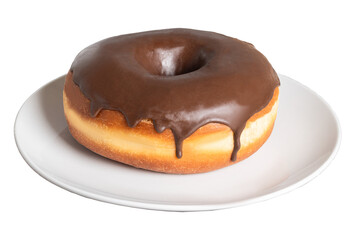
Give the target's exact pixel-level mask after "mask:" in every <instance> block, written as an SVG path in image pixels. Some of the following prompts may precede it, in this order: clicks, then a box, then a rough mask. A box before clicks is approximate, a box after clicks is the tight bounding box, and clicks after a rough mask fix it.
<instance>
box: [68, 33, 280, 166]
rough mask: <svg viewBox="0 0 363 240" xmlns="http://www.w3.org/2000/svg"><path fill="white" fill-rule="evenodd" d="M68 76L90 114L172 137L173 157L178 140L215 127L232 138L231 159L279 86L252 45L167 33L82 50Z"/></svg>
mask: <svg viewBox="0 0 363 240" xmlns="http://www.w3.org/2000/svg"><path fill="white" fill-rule="evenodd" d="M71 71H72V72H73V81H74V82H75V83H76V84H77V85H78V86H79V87H80V90H81V91H82V93H83V94H84V95H85V96H86V97H87V98H88V99H89V100H90V102H91V106H90V109H91V114H92V116H93V117H95V116H97V114H98V113H99V111H100V110H102V109H109V110H116V111H120V112H121V113H122V114H123V115H124V116H125V119H126V121H127V124H128V125H129V126H130V127H134V126H136V125H137V124H138V123H139V122H140V121H141V120H142V119H150V120H152V121H153V124H154V127H155V130H156V131H157V132H163V131H164V130H165V129H167V128H169V129H171V131H172V132H173V135H174V139H175V146H176V156H177V157H178V158H181V157H182V144H183V140H184V139H186V138H187V137H188V136H190V135H191V134H192V133H193V132H194V131H196V130H197V129H198V128H200V127H201V126H203V125H205V124H207V123H211V122H215V123H222V124H225V125H227V126H229V127H230V129H231V130H232V131H233V137H234V149H233V152H232V154H231V159H232V160H235V159H236V156H237V152H238V150H239V148H240V135H241V133H242V131H243V129H244V127H245V124H246V122H247V120H248V119H249V118H250V117H251V116H252V115H253V114H255V113H256V112H258V111H260V110H261V109H263V108H264V107H265V106H266V105H267V104H268V103H269V101H270V100H271V98H272V96H273V92H274V90H275V88H276V87H277V86H279V85H280V81H279V79H278V76H277V74H276V72H275V71H274V69H273V68H272V66H271V65H270V63H269V62H268V61H267V59H266V58H265V57H264V56H263V55H262V54H261V53H260V52H259V51H257V50H256V49H255V47H254V46H253V45H252V44H249V43H246V42H243V41H240V40H238V39H234V38H230V37H227V36H224V35H221V34H217V33H213V32H205V31H197V30H190V29H168V30H159V31H150V32H142V33H135V34H128V35H121V36H116V37H112V38H108V39H105V40H102V41H100V42H97V43H95V44H93V45H91V46H89V47H87V48H86V49H84V50H83V51H81V52H80V53H79V54H78V56H77V57H76V59H75V60H74V62H73V64H72V66H71Z"/></svg>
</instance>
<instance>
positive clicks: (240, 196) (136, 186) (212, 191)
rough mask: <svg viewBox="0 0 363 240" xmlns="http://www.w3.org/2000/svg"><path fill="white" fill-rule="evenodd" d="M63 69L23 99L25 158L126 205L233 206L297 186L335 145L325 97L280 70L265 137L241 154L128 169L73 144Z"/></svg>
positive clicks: (19, 139)
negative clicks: (226, 161) (190, 164)
mask: <svg viewBox="0 0 363 240" xmlns="http://www.w3.org/2000/svg"><path fill="white" fill-rule="evenodd" d="M64 80H65V77H64V76H62V77H60V78H57V79H55V80H54V81H52V82H50V83H49V84H47V85H45V86H44V87H42V88H41V89H39V90H38V91H37V92H35V93H34V94H33V95H32V96H30V97H29V98H28V100H26V102H25V103H24V105H23V106H22V107H21V109H20V111H19V113H18V116H17V118H16V122H15V140H16V143H17V145H18V148H19V151H20V153H21V155H22V156H23V158H24V159H25V161H26V162H27V163H28V164H29V165H30V167H32V168H33V169H34V171H36V172H37V173H39V174H40V175H41V176H42V177H44V178H45V179H47V180H49V181H50V182H52V183H54V184H56V185H58V186H60V187H62V188H64V189H67V190H69V191H71V192H74V193H77V194H79V195H82V196H85V197H89V198H93V199H97V200H100V201H105V202H109V203H114V204H120V205H125V206H131V207H139V208H147V209H157V210H170V211H201V210H213V209H222V208H229V207H235V206H241V205H245V204H248V203H252V202H258V201H261V200H265V199H268V198H271V197H274V196H277V195H280V194H282V193H285V192H287V191H290V190H292V189H294V188H297V187H299V186H301V185H303V184H305V183H306V182H308V181H309V180H311V179H312V178H314V177H315V176H317V175H318V174H319V173H320V172H321V171H322V170H323V169H325V167H326V166H327V165H328V164H329V162H330V161H331V160H332V159H333V157H334V156H335V154H336V153H337V150H338V146H339V143H340V138H341V131H340V127H339V124H338V120H337V118H336V116H335V115H334V113H333V111H332V110H331V108H330V107H329V106H328V104H327V103H326V102H325V101H324V100H323V99H322V98H321V97H319V96H318V95H317V94H316V93H314V92H313V91H311V90H310V89H308V88H307V87H305V86H303V85H302V84H300V83H298V82H296V81H294V80H292V79H290V78H288V77H286V76H282V75H280V80H281V87H280V106H279V110H278V115H277V119H276V122H275V127H274V130H273V132H272V134H271V137H270V138H269V139H268V141H267V142H266V143H265V144H264V145H263V146H262V147H261V148H260V149H259V150H258V151H257V152H256V153H255V154H254V155H252V156H251V157H249V158H248V159H246V160H244V161H242V162H240V163H238V164H235V165H232V166H230V167H227V168H223V169H220V170H217V171H213V172H209V173H203V174H193V175H173V174H163V173H156V172H150V171H146V170H141V169H136V168H133V167H130V166H127V165H124V164H121V163H118V162H115V161H112V160H109V159H106V158H104V157H101V156H99V155H97V154H95V153H93V152H91V151H89V150H88V149H86V148H84V147H83V146H81V145H80V144H78V143H77V142H76V141H75V140H74V139H73V138H72V136H71V135H70V133H69V131H68V128H67V124H66V121H65V118H64V115H63V105H62V90H63V84H64Z"/></svg>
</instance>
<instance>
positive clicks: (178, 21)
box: [0, 0, 363, 239]
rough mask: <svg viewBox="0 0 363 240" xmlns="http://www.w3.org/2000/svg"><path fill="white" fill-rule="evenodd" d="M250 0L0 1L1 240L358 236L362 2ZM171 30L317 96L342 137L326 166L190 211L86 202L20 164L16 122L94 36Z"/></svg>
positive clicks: (362, 183)
mask: <svg viewBox="0 0 363 240" xmlns="http://www.w3.org/2000/svg"><path fill="white" fill-rule="evenodd" d="M250 2H253V3H242V1H236V2H231V1H226V0H224V1H216V2H215V3H213V2H212V1H205V2H202V1H197V0H194V1H190V2H189V1H171V0H170V1H165V2H161V1H152V0H150V1H144V2H138V1H126V2H125V3H122V2H121V1H115V2H108V1H99V2H97V3H96V2H92V1H85V2H78V1H77V2H76V1H59V2H58V3H54V2H53V1H44V2H40V1H23V2H21V1H8V3H5V1H2V2H1V4H0V26H1V32H0V34H1V38H0V43H1V44H0V73H1V74H0V78H1V80H0V81H1V85H0V86H1V88H0V90H1V94H0V103H1V117H0V121H1V124H0V128H1V129H0V141H1V142H0V143H1V153H2V156H1V160H0V186H1V188H0V189H1V192H0V222H1V223H0V239H116V238H117V239H121V238H122V239H146V238H151V239H242V237H245V239H331V238H335V239H362V238H363V233H362V232H363V230H361V229H359V228H360V227H362V222H363V217H362V216H363V207H362V205H363V197H362V189H363V174H362V171H363V155H362V149H363V144H362V135H363V127H362V124H363V117H362V114H361V112H362V109H363V108H362V104H363V97H362V96H363V84H362V82H363V71H362V70H363V47H362V45H363V37H362V31H363V30H362V29H363V8H362V7H361V6H360V5H359V1H250ZM174 27H185V28H194V29H201V30H210V31H215V32H219V33H223V34H225V35H229V36H233V37H236V38H239V39H242V40H245V41H248V42H251V43H253V44H254V45H255V46H256V48H257V49H259V50H260V51H261V52H262V53H263V54H264V55H265V56H266V57H267V58H268V59H269V60H270V62H271V63H272V65H273V66H274V68H275V69H276V71H277V72H279V73H282V74H285V75H287V76H290V77H292V78H294V79H296V80H297V81H300V82H301V83H303V84H304V85H306V86H308V87H309V88H311V89H313V90H314V91H316V92H317V93H319V94H320V95H321V96H322V97H323V98H324V99H325V100H327V102H328V103H329V104H330V105H331V106H332V108H333V109H334V110H335V112H336V114H337V115H338V117H339V120H340V123H341V127H342V130H343V139H342V145H341V148H340V151H339V152H338V155H337V157H336V158H335V160H334V161H333V163H332V164H331V165H330V166H329V167H328V168H327V169H326V170H325V171H324V172H323V173H322V174H321V175H320V176H318V177H317V178H316V179H314V180H313V181H312V182H310V183H308V184H307V185H305V186H303V187H301V188H299V189H297V190H295V191H293V192H290V193H288V194H285V195H283V196H280V197H277V198H274V199H271V200H268V201H265V202H261V203H257V204H253V205H248V206H244V207H239V208H232V209H227V210H219V211H211V212H196V213H177V212H161V211H151V210H142V209H134V208H129V207H122V206H117V205H112V204H107V203H102V202H98V201H94V200H90V199H87V198H84V197H80V196H78V195H75V194H72V193H70V192H68V191H65V190H63V189H61V188H59V187H57V186H55V185H53V184H51V183H49V182H48V181H46V180H44V179H43V178H41V177H40V176H39V175H38V174H36V173H35V172H34V171H33V170H32V169H31V168H30V167H29V166H28V165H27V164H26V163H25V161H24V160H23V159H22V157H21V156H20V154H19V153H18V150H17V148H16V145H15V141H14V137H13V124H14V120H15V117H16V114H17V111H18V110H19V108H20V106H21V105H22V103H23V102H24V101H25V100H26V99H27V98H28V97H29V96H30V95H31V94H32V93H33V92H34V91H35V90H37V89H38V88H40V87H41V86H43V85H44V84H46V83H48V82H49V81H51V80H53V79H55V78H56V77H58V76H60V75H63V74H65V73H66V72H67V71H68V69H69V67H70V64H71V63H72V61H73V59H74V57H75V56H76V54H77V53H78V52H79V51H80V50H81V49H83V48H84V47H86V46H88V45H89V44H91V43H93V42H95V41H98V40H101V39H103V38H106V37H110V36H113V35H119V34H124V33H131V32H138V31H145V30H151V29H163V28H174ZM307 151H308V149H307Z"/></svg>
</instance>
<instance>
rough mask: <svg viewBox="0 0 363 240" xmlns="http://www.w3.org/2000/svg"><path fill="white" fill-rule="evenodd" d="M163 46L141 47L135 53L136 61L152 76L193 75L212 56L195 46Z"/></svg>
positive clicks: (157, 44) (158, 44)
mask: <svg viewBox="0 0 363 240" xmlns="http://www.w3.org/2000/svg"><path fill="white" fill-rule="evenodd" d="M163 45H164V44H162V43H161V44H160V43H156V44H151V46H148V47H143V46H141V47H138V48H137V49H136V51H135V59H136V60H137V62H138V63H139V64H140V65H141V66H142V67H143V68H144V69H145V70H146V71H147V72H148V73H149V74H151V75H157V76H177V75H181V74H187V73H191V72H194V71H197V70H198V69H200V68H202V67H203V66H205V65H206V63H207V62H208V60H209V58H210V55H211V54H210V53H209V52H208V51H206V50H205V49H203V48H202V47H200V46H197V45H195V44H176V45H175V46H173V47H170V46H169V47H166V46H163ZM165 45H166V44H165Z"/></svg>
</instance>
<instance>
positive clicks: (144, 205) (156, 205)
mask: <svg viewBox="0 0 363 240" xmlns="http://www.w3.org/2000/svg"><path fill="white" fill-rule="evenodd" d="M65 76H66V75H65V74H64V75H61V76H59V77H57V78H55V79H53V80H52V81H50V82H48V83H46V84H44V85H43V86H41V87H40V88H39V89H37V90H36V91H35V92H33V93H32V94H31V95H30V96H29V97H28V98H26V100H25V101H24V102H23V104H22V105H21V107H20V109H19V111H18V112H17V114H16V118H15V122H14V128H13V132H14V139H15V144H16V146H17V149H18V151H19V153H20V155H21V156H22V158H23V159H24V160H25V162H26V163H27V164H28V165H29V167H30V168H32V169H33V171H35V172H36V173H37V174H38V175H39V176H41V177H42V178H44V179H45V180H47V181H48V182H50V183H52V184H54V185H56V186H58V187H60V188H62V189H64V190H67V191H69V192H72V193H75V194H77V195H80V196H83V197H86V198H90V199H93V200H97V201H101V202H106V203H112V204H115V205H122V206H126V207H133V208H141V209H149V210H160V211H180V212H186V211H187V212H194V211H209V210H220V209H227V208H232V207H238V206H245V205H249V204H252V203H257V202H262V201H265V200H268V199H271V198H274V197H277V196H281V195H283V194H285V193H288V192H290V191H292V190H294V189H298V188H300V187H302V186H303V185H305V184H307V183H308V182H310V181H311V180H313V179H314V178H316V177H317V176H319V175H320V174H321V173H322V172H323V171H324V170H325V169H326V168H327V167H328V166H329V165H330V163H331V162H332V161H333V159H334V158H335V156H336V155H337V153H338V151H339V148H340V145H341V141H342V130H341V125H340V122H339V119H338V116H337V114H336V113H335V111H334V110H333V109H332V107H331V106H330V105H329V103H328V102H327V101H326V100H325V99H324V98H323V97H322V96H320V95H319V94H318V93H317V92H315V91H313V90H312V89H310V88H309V87H307V86H305V85H304V84H302V83H300V82H298V81H297V80H294V79H292V78H291V77H288V76H286V75H284V74H278V76H279V77H282V78H286V79H288V80H289V81H293V82H294V83H296V84H298V85H299V86H300V87H303V88H304V89H305V90H307V91H309V92H311V93H313V94H314V95H315V96H317V97H318V99H319V100H320V101H321V102H322V103H323V104H324V106H325V107H327V109H328V110H329V111H330V113H331V114H332V116H333V119H334V121H335V123H336V127H337V139H336V141H335V146H334V148H333V151H332V152H331V154H330V155H329V157H328V158H327V159H326V160H325V161H324V163H323V164H322V165H320V166H319V167H318V168H317V169H315V170H314V171H312V172H310V173H309V174H308V175H307V176H306V177H304V178H302V179H300V180H298V181H297V182H295V183H293V184H291V185H289V186H287V187H284V188H282V189H279V190H276V191H273V192H270V193H267V194H263V195H261V196H256V197H252V198H248V199H244V200H239V201H232V202H227V203H218V204H168V203H160V202H157V201H149V202H148V201H139V200H127V199H119V198H113V197H110V196H105V195H101V194H97V193H93V192H90V191H87V190H83V189H82V188H77V187H75V186H72V185H69V184H67V183H65V182H62V181H60V180H58V179H57V178H55V177H52V176H51V174H46V173H45V172H44V171H43V170H41V169H40V168H39V167H38V166H37V165H36V164H35V163H34V162H33V161H32V160H31V158H30V157H29V156H27V154H26V153H25V151H24V150H22V149H21V147H20V145H19V139H18V138H19V136H18V133H17V132H18V130H17V129H18V127H17V126H18V117H19V115H20V113H21V112H22V110H23V108H24V107H25V105H26V104H27V103H28V102H29V101H30V99H31V98H32V97H33V96H35V95H36V94H37V93H38V92H39V91H40V90H42V89H43V88H45V87H47V86H48V85H51V84H52V83H54V82H55V81H58V80H59V79H60V78H64V77H65Z"/></svg>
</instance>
